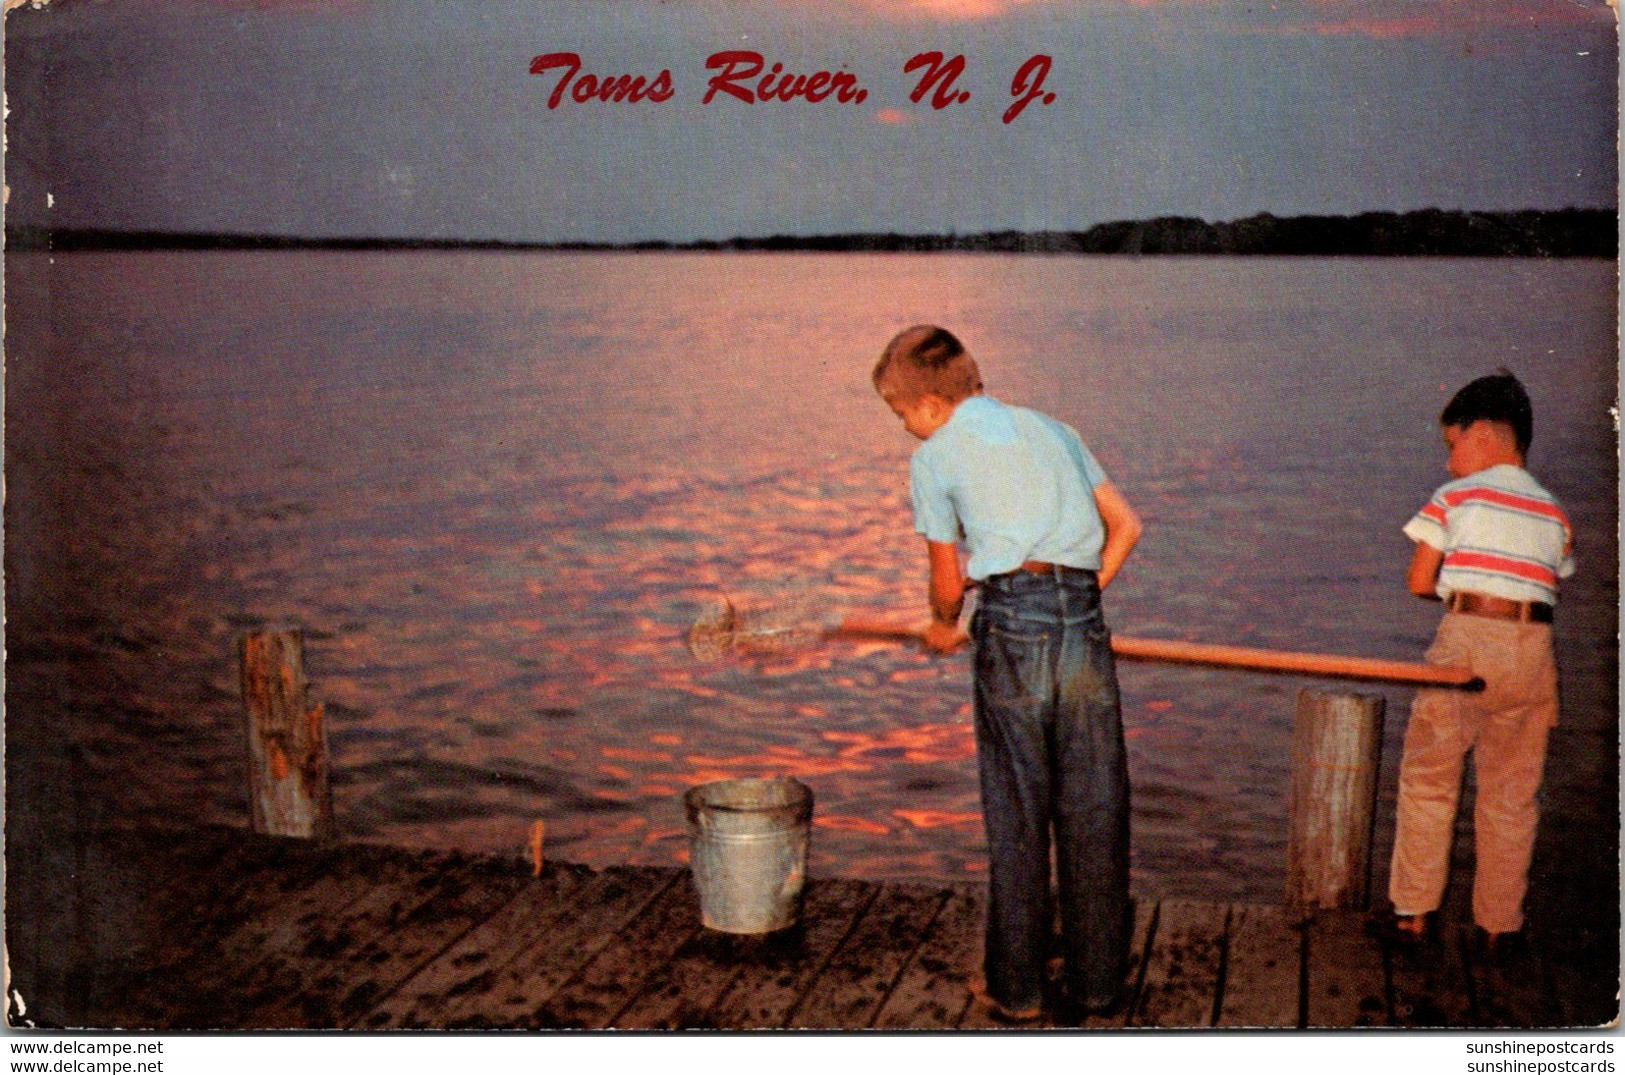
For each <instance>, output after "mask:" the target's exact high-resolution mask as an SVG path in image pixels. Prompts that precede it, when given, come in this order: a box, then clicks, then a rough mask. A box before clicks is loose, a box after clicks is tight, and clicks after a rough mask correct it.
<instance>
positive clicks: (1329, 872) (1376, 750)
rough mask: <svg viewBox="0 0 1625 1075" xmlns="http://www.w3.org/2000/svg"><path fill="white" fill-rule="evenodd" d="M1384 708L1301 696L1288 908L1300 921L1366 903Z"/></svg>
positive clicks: (1377, 702)
mask: <svg viewBox="0 0 1625 1075" xmlns="http://www.w3.org/2000/svg"><path fill="white" fill-rule="evenodd" d="M1385 707H1386V700H1385V699H1384V698H1383V697H1382V696H1381V695H1370V694H1341V693H1330V692H1322V691H1316V690H1310V689H1305V690H1303V691H1301V692H1300V693H1299V694H1298V708H1297V713H1296V716H1295V719H1294V722H1293V731H1292V798H1291V809H1290V825H1291V829H1290V833H1289V835H1288V839H1287V871H1286V873H1287V878H1286V902H1287V906H1288V907H1289V908H1291V909H1292V910H1293V911H1294V912H1296V913H1297V914H1298V916H1299V917H1306V916H1307V915H1308V914H1310V913H1312V912H1313V911H1314V910H1316V909H1319V908H1325V909H1345V910H1364V909H1365V908H1366V907H1367V905H1368V902H1369V900H1370V895H1371V893H1370V887H1371V837H1372V825H1373V822H1374V820H1375V816H1376V804H1377V769H1378V765H1379V762H1380V760H1381V757H1382V718H1383V712H1384V709H1385Z"/></svg>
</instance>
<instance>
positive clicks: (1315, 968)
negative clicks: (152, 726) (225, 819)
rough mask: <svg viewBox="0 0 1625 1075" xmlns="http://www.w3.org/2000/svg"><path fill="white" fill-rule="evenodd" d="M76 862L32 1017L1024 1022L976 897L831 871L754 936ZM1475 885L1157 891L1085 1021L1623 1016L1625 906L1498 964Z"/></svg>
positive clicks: (1535, 939) (495, 1022)
mask: <svg viewBox="0 0 1625 1075" xmlns="http://www.w3.org/2000/svg"><path fill="white" fill-rule="evenodd" d="M10 853H12V854H13V855H16V856H17V859H16V861H19V862H21V863H22V864H23V865H24V866H26V868H28V869H38V868H40V866H41V864H46V863H48V861H50V860H49V857H48V856H45V855H43V854H36V855H35V857H34V858H29V857H28V855H29V854H31V853H32V852H30V849H29V848H27V847H14V848H12V849H10ZM74 854H75V856H76V861H78V862H80V863H81V864H82V865H83V866H84V868H85V869H86V870H87V871H89V872H88V873H87V874H86V876H85V877H84V878H83V880H82V881H81V882H80V883H79V884H78V886H77V887H76V888H75V889H73V891H72V893H71V899H68V900H66V901H64V903H63V906H62V907H61V908H59V909H58V911H57V912H56V913H55V915H54V917H45V918H40V919H39V920H40V921H42V922H45V923H46V924H47V925H50V924H55V925H57V926H64V927H73V928H89V929H91V933H92V935H91V936H90V938H89V939H88V940H86V939H83V938H80V939H75V940H73V941H71V942H70V943H66V944H62V945H58V946H57V947H56V948H55V949H53V948H52V946H51V945H49V944H44V943H40V942H39V941H37V940H36V939H33V938H30V937H28V936H26V931H24V932H22V933H19V931H18V926H17V924H16V923H13V922H9V921H8V928H9V929H10V932H9V933H8V940H13V941H14V943H17V944H18V945H19V951H18V952H17V956H18V958H17V962H16V964H15V965H14V966H13V975H14V977H13V979H12V980H13V982H15V983H19V985H18V988H20V989H26V990H28V993H30V994H33V996H30V995H28V994H22V993H20V994H19V996H21V997H22V998H23V1000H24V1001H27V1002H28V1008H27V1014H26V1015H24V1014H23V1011H22V1009H21V1006H20V1005H21V1003H22V1001H16V1000H14V1001H13V1005H12V1009H13V1010H12V1015H13V1020H14V1022H15V1023H16V1024H17V1025H21V1026H27V1025H29V1021H33V1022H36V1023H40V1024H41V1025H44V1026H53V1025H55V1026H62V1025H75V1026H83V1027H97V1028H113V1027H125V1028H132V1029H158V1030H207V1029H213V1028H220V1029H231V1030H246V1029H253V1028H256V1027H267V1026H275V1027H279V1028H280V1027H300V1026H305V1027H319V1028H324V1029H326V1028H335V1029H336V1028H343V1027H358V1028H366V1029H377V1028H383V1027H433V1028H446V1029H453V1028H461V1027H503V1028H507V1027H512V1028H525V1027H544V1026H545V1027H554V1026H557V1027H594V1028H597V1027H606V1026H617V1027H627V1028H632V1027H646V1028H663V1029H676V1028H770V1027H782V1026H785V1025H795V1026H807V1027H817V1028H819V1029H828V1030H852V1029H860V1028H863V1027H865V1026H873V1027H877V1028H886V1029H894V1030H916V1031H919V1030H935V1029H939V1028H947V1027H951V1026H953V1025H954V1024H955V1023H956V1022H957V1024H958V1027H959V1028H961V1029H966V1030H971V1029H979V1028H983V1027H986V1028H989V1029H998V1030H1007V1029H1008V1028H1007V1027H1005V1026H1004V1025H1002V1024H999V1023H996V1022H993V1021H992V1020H990V1019H989V1018H987V1016H986V1013H985V1012H982V1011H980V1009H981V1007H982V1006H981V1005H977V1004H972V1003H970V1002H969V993H968V980H969V978H970V976H971V975H972V973H973V972H974V971H975V970H977V969H978V964H979V962H980V959H979V953H980V948H981V940H980V938H981V925H982V923H981V905H980V897H981V892H980V889H979V888H973V887H969V886H966V887H957V886H946V885H943V886H934V885H930V884H919V883H913V884H907V883H905V884H898V883H879V882H867V881H857V880H852V879H814V880H813V881H811V882H809V884H808V889H807V894H806V899H805V900H804V904H803V907H802V915H801V921H800V922H799V924H798V925H797V926H796V927H794V928H792V929H790V930H785V931H782V932H781V933H779V934H775V935H769V936H767V937H760V938H750V937H734V936H730V935H727V934H720V933H717V932H715V931H711V930H705V929H703V928H701V927H700V926H699V925H698V923H697V897H696V896H695V895H694V894H693V892H692V890H691V889H690V888H689V886H688V884H687V872H686V871H683V870H678V869H675V868H655V867H614V868H611V869H608V870H604V871H594V870H591V869H588V868H586V867H580V866H569V865H566V864H561V863H550V864H549V865H548V867H547V869H546V870H545V871H544V873H543V875H542V876H541V877H539V878H533V877H531V876H530V871H529V868H528V864H525V863H520V862H518V861H517V860H514V859H512V858H508V859H502V858H499V857H494V856H464V855H458V854H454V853H448V852H438V851H436V852H429V851H410V850H405V849H400V848H389V847H383V846H377V845H333V844H321V843H317V842H312V841H296V840H285V839H277V838H268V837H256V836H252V835H250V834H247V833H239V832H234V831H232V832H221V833H213V832H210V833H204V834H200V835H199V836H198V838H197V840H196V841H195V842H190V843H189V842H188V841H187V839H186V838H185V836H184V834H182V835H180V836H177V835H176V834H174V833H162V834H126V833H108V834H104V835H101V836H97V837H95V840H94V843H87V844H85V845H83V846H81V847H78V848H77V849H76V850H75V851H74ZM58 857H59V858H60V856H58ZM143 877H147V878H148V880H147V881H146V882H144V883H143V882H142V881H141V878H143ZM1464 898H1465V896H1464V895H1462V896H1460V898H1457V899H1455V901H1454V902H1452V903H1449V904H1448V905H1447V908H1446V914H1445V919H1446V924H1445V929H1444V939H1443V940H1442V941H1440V942H1438V943H1437V944H1436V945H1435V946H1434V949H1433V950H1432V951H1431V953H1430V952H1429V951H1428V950H1424V951H1423V952H1389V953H1385V952H1384V951H1383V950H1382V947H1381V946H1380V945H1379V944H1378V943H1377V942H1376V941H1374V940H1372V939H1371V938H1369V937H1368V936H1366V935H1365V933H1364V932H1363V929H1362V926H1363V922H1364V916H1363V915H1360V914H1355V913H1349V912H1331V911H1322V912H1320V913H1318V914H1317V915H1316V916H1315V917H1314V919H1313V921H1312V922H1311V923H1309V924H1308V926H1307V927H1305V928H1304V929H1303V930H1301V931H1297V930H1295V928H1294V926H1293V924H1292V923H1291V922H1290V921H1289V920H1288V919H1287V917H1286V915H1287V912H1286V911H1285V910H1284V909H1282V908H1276V907H1254V906H1234V907H1229V908H1226V907H1224V906H1223V905H1221V904H1207V903H1198V902H1195V901H1168V902H1167V903H1165V904H1161V905H1159V904H1155V903H1153V902H1150V901H1144V900H1142V901H1137V902H1136V904H1135V927H1134V929H1135V933H1134V946H1133V951H1134V961H1133V963H1132V965H1131V966H1130V968H1129V980H1128V991H1127V992H1128V995H1127V998H1126V1003H1125V1009H1124V1011H1123V1012H1120V1013H1118V1014H1117V1015H1116V1016H1115V1017H1113V1018H1103V1017H1100V1016H1094V1017H1090V1018H1087V1019H1084V1020H1082V1021H1081V1024H1080V1025H1081V1026H1082V1027H1084V1028H1088V1029H1109V1028H1112V1027H1121V1026H1123V1025H1161V1026H1200V1025H1205V1021H1206V1019H1208V1018H1214V1017H1216V1021H1217V1025H1219V1026H1221V1027H1232V1028H1241V1027H1269V1026H1293V1025H1295V1024H1296V1022H1297V1018H1295V1013H1301V1017H1302V1021H1303V1023H1304V1024H1305V1025H1306V1026H1309V1027H1351V1026H1362V1025H1398V1026H1402V1027H1403V1026H1415V1027H1425V1026H1470V1025H1481V1026H1496V1027H1571V1026H1591V1025H1599V1024H1606V1023H1607V1022H1609V1021H1611V1020H1612V1019H1613V1018H1615V1017H1616V1016H1617V1012H1618V1000H1617V984H1618V980H1619V964H1618V956H1617V945H1615V944H1612V943H1609V941H1610V938H1613V937H1615V936H1616V935H1617V934H1616V932H1615V931H1616V927H1617V919H1610V918H1599V917H1597V916H1591V917H1588V918H1585V919H1583V920H1579V921H1574V920H1564V919H1561V918H1556V917H1551V916H1549V919H1538V920H1536V922H1535V924H1534V925H1533V926H1532V927H1531V929H1532V932H1531V946H1530V951H1529V953H1528V954H1526V955H1523V956H1521V957H1518V958H1517V959H1516V960H1515V961H1514V962H1513V963H1511V964H1509V965H1506V966H1493V965H1489V964H1487V963H1484V962H1483V961H1481V960H1480V959H1479V958H1478V957H1477V954H1476V953H1475V952H1474V951H1473V950H1472V949H1471V948H1470V947H1467V946H1465V945H1464V944H1463V943H1462V941H1463V939H1464V935H1463V933H1462V929H1463V926H1462V925H1461V923H1463V922H1464V921H1465V918H1464V907H1465V904H1464V902H1463V900H1464ZM35 902H36V903H38V902H39V901H35ZM45 909H46V910H49V907H48V906H47V907H46V908H45ZM1452 915H1453V916H1454V918H1453V919H1452V918H1451V916H1452ZM1571 917H1572V916H1571ZM1452 921H1453V922H1455V923H1456V924H1455V925H1454V926H1452V925H1450V924H1449V923H1450V922H1452ZM87 923H88V924H89V925H88V926H87V925H86V924H87ZM1215 953H1217V959H1218V964H1217V970H1216V971H1215V969H1214V958H1215ZM50 960H54V962H52V963H50V964H49V965H47V961H50ZM1295 978H1296V982H1295ZM1300 986H1301V990H1302V991H1301V993H1300V992H1298V987H1300ZM42 989H44V990H51V989H55V990H56V991H57V992H56V994H54V995H53V994H50V993H49V992H46V993H43V994H42V993H40V990H42ZM35 997H37V998H38V1002H37V1003H36V1002H35ZM1051 999H1052V1000H1053V999H1054V998H1053V997H1051ZM1067 1017H1069V1016H1067V1015H1066V1014H1064V1013H1063V1014H1061V1015H1055V1014H1052V1015H1051V1016H1050V1020H1051V1021H1050V1022H1047V1023H1040V1024H1038V1026H1040V1027H1046V1026H1047V1027H1054V1026H1057V1025H1058V1024H1057V1023H1056V1022H1055V1021H1054V1020H1056V1019H1058V1018H1067ZM53 1019H55V1020H58V1022H52V1020H53ZM68 1020H71V1023H69V1022H68Z"/></svg>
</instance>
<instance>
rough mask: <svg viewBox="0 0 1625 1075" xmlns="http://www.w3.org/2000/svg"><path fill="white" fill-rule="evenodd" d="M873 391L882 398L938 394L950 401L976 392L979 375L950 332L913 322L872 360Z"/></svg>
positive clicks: (909, 400)
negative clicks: (875, 359) (874, 360)
mask: <svg viewBox="0 0 1625 1075" xmlns="http://www.w3.org/2000/svg"><path fill="white" fill-rule="evenodd" d="M874 384H875V391H876V392H879V393H880V396H881V398H882V399H885V400H888V401H893V400H895V401H897V402H899V403H912V402H914V401H915V400H917V399H919V398H920V397H921V396H926V395H935V396H941V397H942V398H943V399H945V400H947V401H948V402H949V403H958V402H959V401H960V400H962V399H965V398H967V397H969V396H973V395H975V394H976V393H977V392H979V391H981V389H982V376H981V373H980V371H978V370H977V368H976V360H975V359H973V358H971V356H970V353H969V352H967V351H966V350H965V345H964V344H962V343H960V342H959V340H958V338H957V337H955V336H954V334H953V333H951V332H949V331H948V330H947V329H945V328H938V327H937V326H935V325H915V326H913V327H912V328H906V329H904V330H903V331H902V332H899V333H898V334H897V335H896V336H893V337H892V340H891V342H890V343H888V344H887V345H886V349H885V350H884V351H882V352H881V353H880V361H879V362H877V363H875V371H874Z"/></svg>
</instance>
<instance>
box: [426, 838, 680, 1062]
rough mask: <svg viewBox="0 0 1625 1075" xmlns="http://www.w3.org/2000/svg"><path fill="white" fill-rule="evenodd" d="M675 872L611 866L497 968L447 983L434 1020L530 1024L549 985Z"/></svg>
mask: <svg viewBox="0 0 1625 1075" xmlns="http://www.w3.org/2000/svg"><path fill="white" fill-rule="evenodd" d="M680 876H681V871H679V870H676V869H672V870H654V869H641V870H639V869H625V868H620V867H611V868H610V869H607V870H605V871H604V872H603V873H602V874H600V875H599V876H598V877H595V878H594V879H593V882H592V883H591V884H589V885H587V886H585V887H583V888H582V889H579V890H577V892H576V894H575V897H574V899H573V901H572V903H571V905H570V907H569V908H568V910H567V912H566V913H564V914H561V915H558V916H555V917H554V918H553V919H552V921H551V923H550V928H549V929H548V930H547V931H545V932H533V933H530V934H528V935H527V940H528V942H529V943H528V946H527V947H526V948H525V949H524V950H523V951H521V952H519V953H517V955H516V956H515V958H513V959H511V960H509V961H507V962H506V963H505V964H504V965H502V966H500V967H495V968H492V969H489V970H484V971H480V972H477V973H475V974H473V975H471V976H470V977H468V978H467V979H465V980H464V981H462V982H460V983H458V984H457V985H456V986H454V987H453V990H452V992H453V993H455V995H448V996H447V997H446V1000H445V1003H444V1005H443V1007H442V1008H441V1020H442V1021H441V1022H439V1023H438V1024H437V1025H440V1026H444V1027H446V1028H449V1029H457V1030H486V1029H513V1028H526V1029H533V1028H535V1027H536V1025H537V1020H536V1016H537V1013H538V1011H539V1010H540V1009H541V1008H542V1006H543V1005H544V1004H546V1003H547V1001H548V1000H549V999H551V998H552V996H553V994H554V992H556V991H557V990H558V988H559V987H560V986H561V985H563V984H564V983H565V982H566V981H568V980H569V979H570V978H571V977H572V976H574V975H575V974H576V972H577V971H579V970H580V969H581V968H582V967H583V966H585V965H586V964H587V963H588V962H590V961H591V960H592V959H593V958H594V957H595V956H597V955H598V953H599V952H600V951H602V950H603V948H604V947H605V945H607V944H609V942H610V940H611V938H612V937H613V936H614V935H615V934H616V933H617V932H618V931H620V930H621V929H622V928H623V927H625V926H626V924H627V923H628V922H630V921H632V920H633V919H634V918H636V917H637V916H638V915H639V914H641V913H642V912H643V910H644V909H645V908H646V907H648V906H649V905H650V903H652V902H653V901H654V900H655V898H656V897H658V896H659V895H660V894H661V893H662V892H664V891H665V890H666V889H667V888H670V887H671V886H672V885H673V884H676V883H677V882H678V878H679V877H680Z"/></svg>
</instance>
